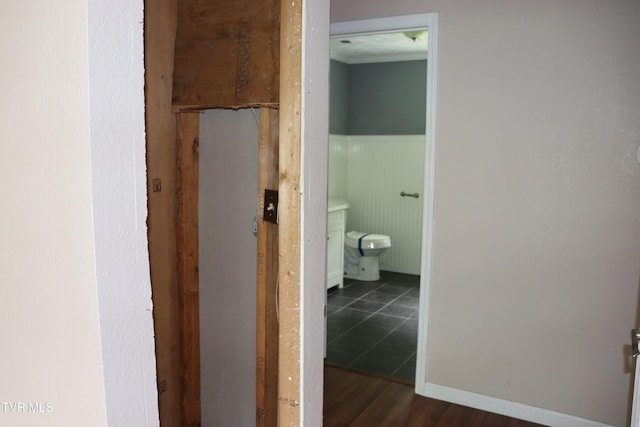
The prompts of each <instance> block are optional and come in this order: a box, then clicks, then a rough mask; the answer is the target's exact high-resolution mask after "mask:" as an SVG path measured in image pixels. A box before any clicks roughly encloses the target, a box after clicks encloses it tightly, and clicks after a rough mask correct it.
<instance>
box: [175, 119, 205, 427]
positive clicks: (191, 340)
mask: <svg viewBox="0 0 640 427" xmlns="http://www.w3.org/2000/svg"><path fill="white" fill-rule="evenodd" d="M199 136H200V113H198V112H192V113H180V114H178V202H177V204H178V289H179V291H178V293H179V296H180V352H181V359H182V410H183V416H184V418H183V419H184V424H183V425H185V426H188V427H190V426H194V427H195V426H200V423H201V422H200V419H201V411H200V310H199V305H200V298H199V279H198V262H199V258H198V162H199V150H200V148H199V143H200V142H199Z"/></svg>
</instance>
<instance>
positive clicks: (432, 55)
mask: <svg viewBox="0 0 640 427" xmlns="http://www.w3.org/2000/svg"><path fill="white" fill-rule="evenodd" d="M419 29H427V30H428V37H429V38H428V42H427V43H428V51H427V93H426V97H427V103H426V107H427V108H426V110H427V111H426V121H425V139H426V140H425V143H426V146H425V161H424V189H425V190H424V191H425V195H424V198H423V204H424V205H423V211H422V212H423V214H422V261H421V265H420V307H419V310H418V315H419V322H418V348H417V355H416V377H415V384H416V386H415V390H416V393H418V394H422V395H424V394H425V392H424V390H425V386H426V384H427V382H426V378H427V372H426V367H427V343H428V340H427V332H428V330H429V328H428V321H429V316H428V313H429V290H430V288H431V265H432V262H431V259H432V242H433V201H434V194H435V152H436V140H435V127H436V89H437V84H436V83H437V81H438V79H437V70H438V67H437V63H438V62H437V61H438V13H424V14H417V15H404V16H394V17H386V18H378V19H365V20H358V21H346V22H336V23H333V24H331V37H338V36H348V35H356V34H357V35H364V34H377V33H390V32H399V31H410V30H419Z"/></svg>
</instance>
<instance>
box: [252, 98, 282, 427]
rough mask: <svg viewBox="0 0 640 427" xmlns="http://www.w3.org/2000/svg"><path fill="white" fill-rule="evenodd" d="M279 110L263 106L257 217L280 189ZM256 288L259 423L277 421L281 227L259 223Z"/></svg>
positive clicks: (268, 426) (268, 425)
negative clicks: (269, 193)
mask: <svg viewBox="0 0 640 427" xmlns="http://www.w3.org/2000/svg"><path fill="white" fill-rule="evenodd" d="M278 126H279V123H278V110H275V109H271V108H261V109H260V145H259V151H258V201H259V202H258V213H257V215H258V218H262V210H263V207H264V190H265V189H271V190H275V189H277V188H278V151H279V150H278ZM257 272H258V277H257V291H256V297H257V298H256V300H257V301H256V305H257V306H256V344H257V345H256V382H257V384H256V391H257V394H256V426H257V427H275V426H276V425H277V423H278V318H277V313H276V294H277V289H276V287H277V281H278V226H277V225H276V224H273V223H270V222H266V221H262V220H261V221H259V222H258V268H257Z"/></svg>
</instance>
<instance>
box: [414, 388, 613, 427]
mask: <svg viewBox="0 0 640 427" xmlns="http://www.w3.org/2000/svg"><path fill="white" fill-rule="evenodd" d="M416 393H418V394H419V395H421V396H425V397H430V398H433V399H438V400H444V401H445V402H451V403H456V404H458V405H463V406H468V407H470V408H475V409H480V410H483V411H487V412H493V413H496V414H501V415H506V416H508V417H513V418H518V419H521V420H525V421H531V422H534V423H538V424H542V425H545V426H551V427H613V426H611V425H609V424H602V423H599V422H596V421H591V420H587V419H584V418H579V417H574V416H572V415H567V414H563V413H560V412H554V411H550V410H547V409H542V408H537V407H535V406H529V405H523V404H522V403H516V402H511V401H508V400H503V399H498V398H495V397H490V396H484V395H481V394H476V393H471V392H468V391H464V390H458V389H455V388H450V387H445V386H441V385H438V384H433V383H424V384H423V385H422V387H416Z"/></svg>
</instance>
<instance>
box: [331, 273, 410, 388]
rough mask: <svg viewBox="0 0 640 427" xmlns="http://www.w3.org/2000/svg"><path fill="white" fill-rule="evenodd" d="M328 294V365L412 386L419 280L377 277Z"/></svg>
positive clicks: (404, 276) (347, 282)
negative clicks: (374, 279)
mask: <svg viewBox="0 0 640 427" xmlns="http://www.w3.org/2000/svg"><path fill="white" fill-rule="evenodd" d="M328 292H329V293H328V297H327V361H328V362H331V363H334V364H336V365H340V366H346V367H349V368H352V369H357V370H361V371H366V372H372V373H376V374H380V375H385V376H390V377H394V378H399V379H402V380H406V381H411V382H413V381H414V377H415V367H416V348H417V337H418V300H419V295H420V277H419V276H414V275H409V274H401V273H392V272H388V271H381V272H380V280H378V281H376V282H361V281H356V280H350V279H345V282H344V287H343V288H342V289H339V288H338V287H337V286H336V287H333V288H331V289H329V291H328Z"/></svg>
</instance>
